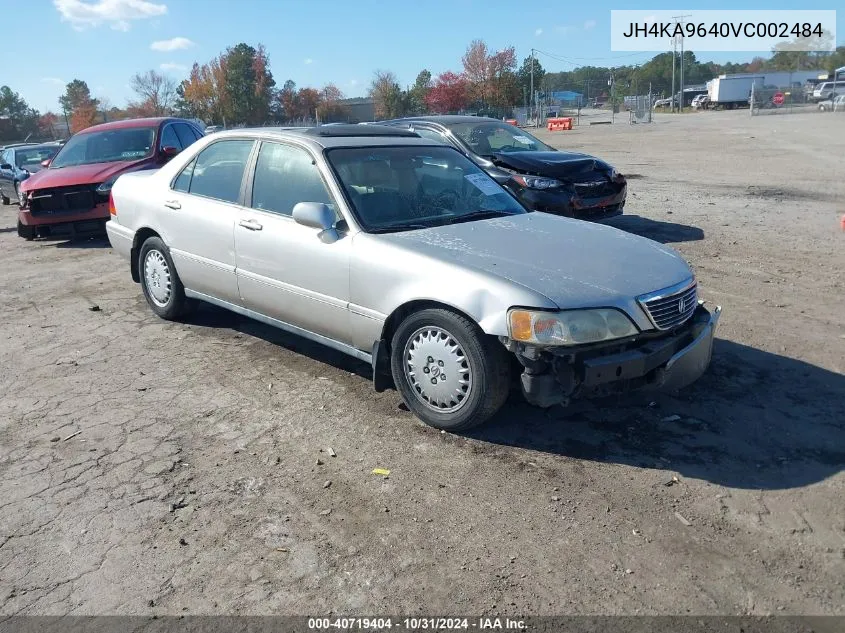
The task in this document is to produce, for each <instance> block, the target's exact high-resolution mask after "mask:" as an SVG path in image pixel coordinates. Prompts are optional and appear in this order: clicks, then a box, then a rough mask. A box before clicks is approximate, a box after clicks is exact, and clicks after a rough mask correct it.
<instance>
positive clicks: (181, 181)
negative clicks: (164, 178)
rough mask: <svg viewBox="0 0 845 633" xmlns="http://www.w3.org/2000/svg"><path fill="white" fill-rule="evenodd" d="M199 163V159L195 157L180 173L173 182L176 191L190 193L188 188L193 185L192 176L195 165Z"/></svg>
mask: <svg viewBox="0 0 845 633" xmlns="http://www.w3.org/2000/svg"><path fill="white" fill-rule="evenodd" d="M196 164H197V159H196V158H195V159H194V160H192V161H191V162H190V163H188V166H187V167H185V169H183V170H182V173H181V174H179V177H178V178H176V181H175V182H174V183H173V190H174V191H183V192H184V193H188V189H189V188H190V186H191V176H193V175H194V167H195V166H196Z"/></svg>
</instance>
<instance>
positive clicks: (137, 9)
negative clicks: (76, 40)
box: [53, 0, 167, 31]
mask: <svg viewBox="0 0 845 633" xmlns="http://www.w3.org/2000/svg"><path fill="white" fill-rule="evenodd" d="M53 5H54V6H55V7H56V9H57V10H58V12H59V14H60V15H61V16H62V21H64V22H70V25H71V26H72V27H73V28H74V29H76V30H77V31H82V30H83V29H85V28H88V27H97V26H100V25H101V24H108V25H109V26H110V27H111V28H113V29H115V30H117V31H128V30H129V28H130V21H132V20H144V19H147V18H153V17H156V16H160V15H164V14H165V13H167V5H166V4H157V3H155V2H149V1H148V0H85V1H83V0H53Z"/></svg>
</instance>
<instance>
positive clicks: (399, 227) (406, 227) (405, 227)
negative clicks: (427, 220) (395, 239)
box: [367, 224, 431, 233]
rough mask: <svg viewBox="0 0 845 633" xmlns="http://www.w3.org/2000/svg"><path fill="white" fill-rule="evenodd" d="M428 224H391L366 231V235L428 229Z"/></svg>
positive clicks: (429, 226)
mask: <svg viewBox="0 0 845 633" xmlns="http://www.w3.org/2000/svg"><path fill="white" fill-rule="evenodd" d="M429 228H431V225H430V224H391V225H390V226H379V227H377V228H374V229H368V230H367V233H396V232H397V231H413V230H415V229H429Z"/></svg>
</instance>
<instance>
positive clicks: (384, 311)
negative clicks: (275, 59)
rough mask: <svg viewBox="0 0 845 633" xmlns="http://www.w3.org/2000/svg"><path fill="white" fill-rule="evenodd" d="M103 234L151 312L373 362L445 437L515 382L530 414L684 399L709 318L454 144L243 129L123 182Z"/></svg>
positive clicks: (632, 246)
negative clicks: (234, 320)
mask: <svg viewBox="0 0 845 633" xmlns="http://www.w3.org/2000/svg"><path fill="white" fill-rule="evenodd" d="M110 205H111V220H110V221H109V222H108V223H107V226H106V228H107V230H108V235H109V239H110V241H111V244H112V246H113V247H114V248H115V249H116V250H117V251H118V252H119V253H120V254H122V255H123V256H125V257H126V258H127V259H128V260H129V262H130V270H131V274H132V278H133V279H134V280H135V281H136V282H140V284H141V288H142V290H143V293H144V296H145V297H146V299H147V302H148V303H149V306H150V308H151V309H152V310H153V311H154V312H155V313H156V314H158V315H159V316H161V317H163V318H165V319H178V318H180V317H182V316H183V315H185V314H186V311H187V310H188V309H189V308H190V306H191V305H192V303H194V302H195V301H196V300H201V301H206V302H209V303H212V304H215V305H218V306H222V307H224V308H227V309H230V310H233V311H235V312H238V313H240V314H243V315H247V316H249V317H252V318H255V319H258V320H260V321H263V322H266V323H269V324H272V325H274V326H277V327H280V328H283V329H285V330H288V331H290V332H293V333H295V334H298V335H300V336H304V337H307V338H309V339H312V340H315V341H318V342H320V343H323V344H325V345H328V346H330V347H332V348H335V349H338V350H341V351H343V352H346V353H348V354H350V355H352V356H354V357H356V358H359V359H362V360H365V361H367V362H369V363H371V364H372V368H373V382H374V386H375V388H376V389H377V390H383V389H385V388H388V387H391V386H395V387H396V389H397V390H398V391H399V393H400V394H401V396H402V398H403V400H404V401H405V403H406V404H407V406H408V407H409V408H410V410H411V411H413V412H414V413H415V414H416V415H417V416H418V417H419V418H420V419H422V420H423V421H425V422H426V423H428V424H430V425H432V426H435V427H438V428H443V429H450V430H459V429H466V428H469V427H471V426H475V425H477V424H480V423H482V422H484V421H485V420H487V419H488V418H490V417H491V416H492V415H493V414H494V413H495V412H496V411H497V410H498V409H499V408H500V407H501V406H502V404H503V403H504V402H505V400H506V399H507V397H508V394H509V392H510V391H511V389H512V388H518V389H521V390H522V392H523V394H524V395H525V397H526V398H527V400H528V401H529V402H532V403H534V404H536V405H538V406H544V407H545V406H552V405H556V404H563V405H566V404H568V403H569V402H570V401H571V400H572V399H574V398H578V397H590V396H601V395H605V394H608V393H616V392H619V391H625V390H628V389H634V388H652V389H654V388H664V389H674V388H679V387H683V386H685V385H687V384H689V383H690V382H692V381H694V380H696V379H697V378H698V377H699V376H700V375H701V374H702V373H703V372H704V371H705V370H706V368H707V366H708V364H709V362H710V356H711V350H712V343H713V337H714V333H715V330H716V325H717V322H718V318H719V313H720V310H719V308H718V307H717V308H715V309H714V310H712V311H708V310H707V309H705V307H704V306H703V304H702V302H700V301H699V299H698V292H697V285H696V282H695V278H694V275H693V273H692V271H691V270H690V268H689V266H688V265H687V263H686V262H685V261H684V260H683V259H682V258H681V257H680V256H679V255H678V254H677V253H676V252H675V251H673V250H672V249H670V248H668V247H666V246H663V245H661V244H658V243H656V242H653V241H650V240H647V239H644V238H641V237H637V236H634V235H630V234H628V233H624V232H622V231H619V230H617V229H614V228H611V227H607V226H601V225H596V224H592V223H587V222H581V221H578V220H571V219H567V218H561V217H556V216H552V215H548V214H545V213H530V212H528V211H526V210H525V209H524V208H523V207H522V206H521V205H520V204H519V202H518V201H517V200H516V199H515V198H514V197H513V196H512V195H511V194H510V193H508V192H507V191H506V190H504V189H502V188H501V187H500V186H499V185H498V184H497V183H496V182H495V181H494V180H492V179H491V178H490V177H489V176H488V175H487V174H485V173H484V172H483V171H482V170H480V169H479V168H478V167H477V166H475V165H474V164H473V163H472V162H470V161H469V160H467V159H466V158H465V157H464V156H463V155H461V154H460V153H459V152H457V151H456V150H454V149H452V148H450V147H445V146H443V145H440V144H437V145H435V144H434V142H433V141H429V140H426V139H422V138H420V137H418V136H417V135H416V134H414V133H413V132H409V131H407V130H399V129H395V128H386V127H379V126H325V127H318V128H313V129H255V130H250V129H241V130H232V131H228V132H221V133H217V134H215V135H213V136H210V137H206V138H205V139H202V140H200V141H198V142H197V143H195V144H194V145H192V146H191V147H190V148H188V149H187V150H185V151H184V152H183V153H182V154H180V155H179V156H177V157H176V158H174V159H173V160H172V161H170V162H169V163H168V164H167V165H166V166H164V167H162V168H161V169H160V170H159V171H157V172H137V173H132V174H126V175H124V176H121V177H120V178H119V179H118V180H117V182H116V183H115V185H114V187H113V189H112V200H111V203H110Z"/></svg>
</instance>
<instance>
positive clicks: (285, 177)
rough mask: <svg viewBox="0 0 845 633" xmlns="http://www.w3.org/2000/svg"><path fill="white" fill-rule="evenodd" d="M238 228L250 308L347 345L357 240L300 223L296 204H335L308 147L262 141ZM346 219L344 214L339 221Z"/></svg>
mask: <svg viewBox="0 0 845 633" xmlns="http://www.w3.org/2000/svg"><path fill="white" fill-rule="evenodd" d="M248 187H249V191H248V192H247V196H246V198H245V202H246V204H245V207H244V208H243V209H241V212H240V214H239V220H238V222H237V225H236V226H235V252H236V253H237V277H238V287H239V288H240V293H241V298H242V300H243V304H244V306H245V307H247V308H250V309H252V310H255V311H256V312H260V313H261V314H264V315H266V316H270V317H273V318H275V319H279V320H281V321H284V322H286V323H289V324H291V325H295V326H297V327H300V328H303V329H305V330H308V331H310V332H314V333H317V334H320V335H322V336H326V337H329V338H332V339H335V340H337V341H341V342H344V343H349V342H350V335H349V321H348V319H349V314H348V303H349V257H350V248H351V242H352V240H351V239H350V238H349V237H348V236H346V235H345V234H344V232H343V231H341V232H340V239H338V240H337V241H335V242H332V243H328V244H327V243H324V242H322V241H321V240H320V238H319V231H318V230H317V229H313V228H310V227H307V226H303V225H301V224H298V223H297V222H295V221H294V219H293V217H292V213H293V207H294V206H295V205H296V204H297V203H298V202H322V203H324V204H328V205H330V206H333V207H334V208H335V209H336V208H337V207H336V206H335V201H334V199H333V198H332V196H331V194H330V193H329V191H328V188H327V186H326V181H325V176H324V174H322V173H321V171H320V169H319V168H318V166H317V163H316V160H315V158H314V156H313V155H312V154H311V153H310V151H309V150H306V149H305V148H303V147H299V146H296V145H292V144H285V143H281V142H263V143H262V144H261V147H260V149H259V152H258V156H257V158H256V161H255V171H254V174H253V177H252V179H251V183H250V185H249V186H248ZM339 218H340V216H338V219H339Z"/></svg>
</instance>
